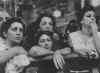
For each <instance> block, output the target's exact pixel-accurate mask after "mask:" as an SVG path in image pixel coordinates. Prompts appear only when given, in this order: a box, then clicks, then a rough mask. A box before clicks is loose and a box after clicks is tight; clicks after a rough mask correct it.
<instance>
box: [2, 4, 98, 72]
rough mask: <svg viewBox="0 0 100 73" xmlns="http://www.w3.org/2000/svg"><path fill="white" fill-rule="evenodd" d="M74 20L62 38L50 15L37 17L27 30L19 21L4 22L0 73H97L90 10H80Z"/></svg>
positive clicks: (93, 17)
mask: <svg viewBox="0 0 100 73" xmlns="http://www.w3.org/2000/svg"><path fill="white" fill-rule="evenodd" d="M77 18H78V20H77V21H74V20H72V21H71V22H70V23H69V24H68V26H67V28H66V30H65V33H66V35H65V37H66V38H65V37H64V36H62V34H61V33H59V32H58V30H57V26H56V25H57V24H56V21H55V17H53V16H52V15H51V14H48V13H43V14H40V15H39V17H38V18H37V20H36V21H34V22H33V23H31V24H30V25H28V26H27V28H26V26H25V23H24V22H23V20H22V19H21V18H19V17H9V18H7V19H6V20H5V21H4V22H2V24H1V27H0V73H99V72H100V65H99V63H100V59H99V58H100V32H99V28H98V25H99V24H98V23H97V22H98V21H97V19H96V15H95V10H94V8H93V7H91V6H86V7H84V8H83V9H81V10H80V13H79V15H78V17H77ZM76 24H78V25H76ZM65 40H66V42H65Z"/></svg>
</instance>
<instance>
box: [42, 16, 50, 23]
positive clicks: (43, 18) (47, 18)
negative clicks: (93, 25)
mask: <svg viewBox="0 0 100 73" xmlns="http://www.w3.org/2000/svg"><path fill="white" fill-rule="evenodd" d="M41 21H43V22H44V21H52V19H51V18H50V17H46V16H44V17H42V19H41Z"/></svg>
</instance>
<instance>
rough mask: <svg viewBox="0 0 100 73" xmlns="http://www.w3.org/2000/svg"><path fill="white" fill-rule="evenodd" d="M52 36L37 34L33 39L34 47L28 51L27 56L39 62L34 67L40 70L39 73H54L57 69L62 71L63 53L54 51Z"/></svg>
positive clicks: (46, 33) (47, 33)
mask: <svg viewBox="0 0 100 73" xmlns="http://www.w3.org/2000/svg"><path fill="white" fill-rule="evenodd" d="M52 35H53V33H52V32H48V31H44V32H43V31H42V32H38V34H37V35H36V38H35V39H36V41H35V43H36V46H33V47H32V48H31V50H30V51H29V54H30V55H31V56H32V57H34V58H36V59H37V60H38V61H39V62H37V65H36V66H39V68H40V69H39V73H55V72H56V70H57V69H58V70H59V69H63V65H64V59H63V56H62V54H64V53H63V52H60V51H61V50H59V51H58V50H55V48H54V46H53V45H54V44H55V43H54V42H53V39H54V38H53V37H52ZM67 53H69V52H67Z"/></svg>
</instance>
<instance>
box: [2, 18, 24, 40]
mask: <svg viewBox="0 0 100 73" xmlns="http://www.w3.org/2000/svg"><path fill="white" fill-rule="evenodd" d="M14 22H19V23H21V24H22V26H23V28H24V31H23V34H25V24H24V23H23V22H22V20H21V19H20V18H17V17H13V18H9V19H7V20H6V21H5V22H3V23H2V25H1V37H2V38H4V39H5V37H4V34H3V32H8V29H9V28H10V27H11V24H12V23H14Z"/></svg>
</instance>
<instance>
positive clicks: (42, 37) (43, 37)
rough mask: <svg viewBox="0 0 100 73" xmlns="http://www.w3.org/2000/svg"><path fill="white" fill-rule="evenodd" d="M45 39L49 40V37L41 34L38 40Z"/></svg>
mask: <svg viewBox="0 0 100 73" xmlns="http://www.w3.org/2000/svg"><path fill="white" fill-rule="evenodd" d="M47 38H51V37H50V36H48V35H47V34H42V35H41V36H40V39H47Z"/></svg>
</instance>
